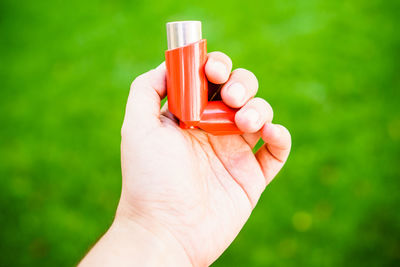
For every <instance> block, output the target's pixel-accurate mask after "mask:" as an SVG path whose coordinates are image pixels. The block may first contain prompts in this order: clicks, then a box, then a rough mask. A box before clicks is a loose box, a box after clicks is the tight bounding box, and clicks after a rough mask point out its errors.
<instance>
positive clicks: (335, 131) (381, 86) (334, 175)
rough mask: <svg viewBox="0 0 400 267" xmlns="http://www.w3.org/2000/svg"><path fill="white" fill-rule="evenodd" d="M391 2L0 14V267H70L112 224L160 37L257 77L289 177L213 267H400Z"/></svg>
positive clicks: (396, 7)
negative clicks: (175, 32) (131, 103)
mask: <svg viewBox="0 0 400 267" xmlns="http://www.w3.org/2000/svg"><path fill="white" fill-rule="evenodd" d="M399 11H400V4H399V2H398V1H395V0H390V1H377V0H372V1H361V0H350V1H333V0H329V1H316V0H308V1H246V2H245V3H243V1H237V0H232V1H229V2H217V1H208V0H204V1H201V2H192V3H187V4H183V3H181V4H179V3H175V2H173V1H161V0H154V1H152V2H144V1H143V2H136V1H107V2H106V1H93V0H89V1H75V0H72V1H67V2H64V1H35V2H33V1H23V2H21V1H9V0H3V1H1V3H0V33H1V38H0V48H1V49H0V53H1V64H0V84H1V87H0V251H1V257H0V265H1V266H24V265H30V266H36V265H37V266H54V265H57V266H70V265H73V264H76V263H77V262H78V261H79V259H80V258H81V257H82V256H83V255H84V254H85V252H86V251H87V250H88V249H89V247H90V246H91V245H92V244H93V243H94V242H95V241H96V240H97V239H98V237H99V236H100V235H101V234H102V233H103V232H104V231H105V230H106V229H107V227H108V226H109V224H110V223H111V221H112V218H113V213H114V211H115V207H116V205H117V201H118V198H119V192H120V175H121V174H120V163H119V142H120V127H121V123H122V119H123V113H124V105H125V101H126V98H127V95H128V91H129V85H130V83H131V81H132V80H133V79H134V77H136V76H137V75H139V74H140V73H143V72H145V71H147V70H149V69H150V68H153V67H155V66H157V65H158V64H159V63H160V62H161V61H163V60H164V50H165V49H166V33H165V23H166V22H168V21H173V20H185V19H197V20H201V21H202V22H203V33H204V34H203V35H204V37H205V38H207V39H208V49H209V51H215V50H220V51H223V52H225V53H227V54H228V55H229V56H230V57H231V58H232V60H233V62H234V67H235V68H237V67H244V68H248V69H250V70H252V71H253V72H254V73H255V74H256V75H257V77H258V79H259V83H260V91H259V93H258V95H259V96H261V97H264V98H266V99H267V100H268V101H269V102H270V103H271V105H272V106H273V108H274V111H275V119H274V120H275V121H276V122H278V123H282V124H284V125H285V126H287V127H288V128H289V129H290V131H291V133H292V137H293V150H292V153H291V156H290V158H289V161H288V163H287V165H286V166H285V168H284V169H283V171H282V172H281V173H280V174H279V175H278V177H277V179H276V180H275V181H274V182H273V183H272V184H271V185H270V186H269V187H268V189H267V191H266V192H265V194H264V196H263V198H262V199H261V201H260V202H259V204H258V206H257V208H256V209H255V211H254V214H253V216H252V217H251V218H250V220H249V222H248V223H247V224H246V226H245V227H244V229H243V230H242V232H241V234H240V235H239V236H238V238H237V239H236V240H235V241H234V243H233V244H232V245H231V246H230V248H229V249H228V250H227V251H226V252H225V253H224V255H223V256H222V257H221V258H220V259H219V260H218V261H217V262H216V263H215V266H268V265H270V266H341V265H344V266H396V265H397V266H398V265H399V263H400V252H399V251H400V214H399V212H398V203H399V200H400V195H399V189H400V179H399V178H400V167H399V162H400V145H399V144H400V110H399V108H398V105H399V103H400V99H399V92H400V76H399V73H400V68H399V62H400V52H399V51H400V35H399V32H398V29H399V27H400V21H399V19H398V14H399Z"/></svg>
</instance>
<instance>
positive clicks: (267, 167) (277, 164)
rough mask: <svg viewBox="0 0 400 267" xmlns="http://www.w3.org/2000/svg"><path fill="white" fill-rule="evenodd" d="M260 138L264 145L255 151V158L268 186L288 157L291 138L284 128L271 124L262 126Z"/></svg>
mask: <svg viewBox="0 0 400 267" xmlns="http://www.w3.org/2000/svg"><path fill="white" fill-rule="evenodd" d="M261 136H262V139H263V140H264V142H265V144H264V145H263V146H262V147H261V148H260V149H259V150H258V151H257V153H256V158H257V160H258V162H259V164H260V166H261V169H262V171H263V173H264V176H265V179H266V182H267V184H268V183H269V182H270V181H271V180H272V179H273V178H274V177H275V175H276V174H277V173H278V172H279V170H280V169H281V168H282V166H283V164H284V163H285V161H286V159H287V157H288V156H289V152H290V147H291V137H290V133H289V131H288V130H287V129H286V128H285V127H283V126H282V125H278V124H272V123H267V124H265V125H264V127H263V129H262V132H261Z"/></svg>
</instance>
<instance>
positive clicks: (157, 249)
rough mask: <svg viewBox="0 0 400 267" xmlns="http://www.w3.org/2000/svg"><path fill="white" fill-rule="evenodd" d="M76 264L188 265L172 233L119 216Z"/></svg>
mask: <svg viewBox="0 0 400 267" xmlns="http://www.w3.org/2000/svg"><path fill="white" fill-rule="evenodd" d="M79 266H81V267H84V266H192V265H191V263H190V261H189V259H188V257H187V254H186V253H185V251H184V249H183V248H182V247H181V246H180V244H179V243H178V242H177V241H176V240H175V239H174V238H173V237H172V236H168V235H167V234H165V233H163V234H160V233H158V232H156V231H155V232H152V231H150V230H149V229H146V228H144V227H142V226H141V225H139V224H137V223H135V222H132V221H129V220H124V219H119V220H115V221H114V223H113V224H112V226H111V227H110V229H109V230H108V231H107V232H106V233H105V234H104V236H103V237H102V238H101V239H100V240H99V241H98V242H97V244H96V245H95V246H94V247H93V248H92V249H91V250H90V251H89V253H88V254H87V255H86V257H85V258H84V259H83V260H82V261H81V263H80V264H79Z"/></svg>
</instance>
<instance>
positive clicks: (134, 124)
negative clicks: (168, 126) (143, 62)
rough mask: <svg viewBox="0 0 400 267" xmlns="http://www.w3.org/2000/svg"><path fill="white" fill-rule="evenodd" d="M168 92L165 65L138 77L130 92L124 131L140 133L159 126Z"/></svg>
mask: <svg viewBox="0 0 400 267" xmlns="http://www.w3.org/2000/svg"><path fill="white" fill-rule="evenodd" d="M166 91H167V90H166V81H165V63H162V64H161V65H159V66H158V67H157V68H156V69H153V70H151V71H149V72H146V73H144V74H142V75H140V76H139V77H137V78H136V79H135V80H134V81H133V82H132V85H131V89H130V92H129V97H128V102H127V104H126V111H125V118H124V124H123V126H122V128H123V130H124V129H125V130H129V129H134V130H135V131H137V132H139V131H142V130H144V131H146V130H147V129H148V128H149V127H154V126H157V125H159V124H160V119H159V118H160V103H161V99H163V98H164V97H165V95H166ZM128 125H129V127H128ZM127 128H128V129H127Z"/></svg>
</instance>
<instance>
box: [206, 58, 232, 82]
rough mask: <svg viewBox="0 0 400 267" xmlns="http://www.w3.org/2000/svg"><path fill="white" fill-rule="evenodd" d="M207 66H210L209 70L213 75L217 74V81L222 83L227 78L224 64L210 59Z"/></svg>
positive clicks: (227, 74)
mask: <svg viewBox="0 0 400 267" xmlns="http://www.w3.org/2000/svg"><path fill="white" fill-rule="evenodd" d="M207 64H209V65H211V69H212V71H213V72H214V73H217V74H218V76H219V79H220V80H221V81H222V80H224V79H226V78H227V77H228V76H229V73H228V70H227V69H226V66H225V64H224V63H222V62H221V61H217V60H214V59H210V62H208V63H207Z"/></svg>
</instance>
